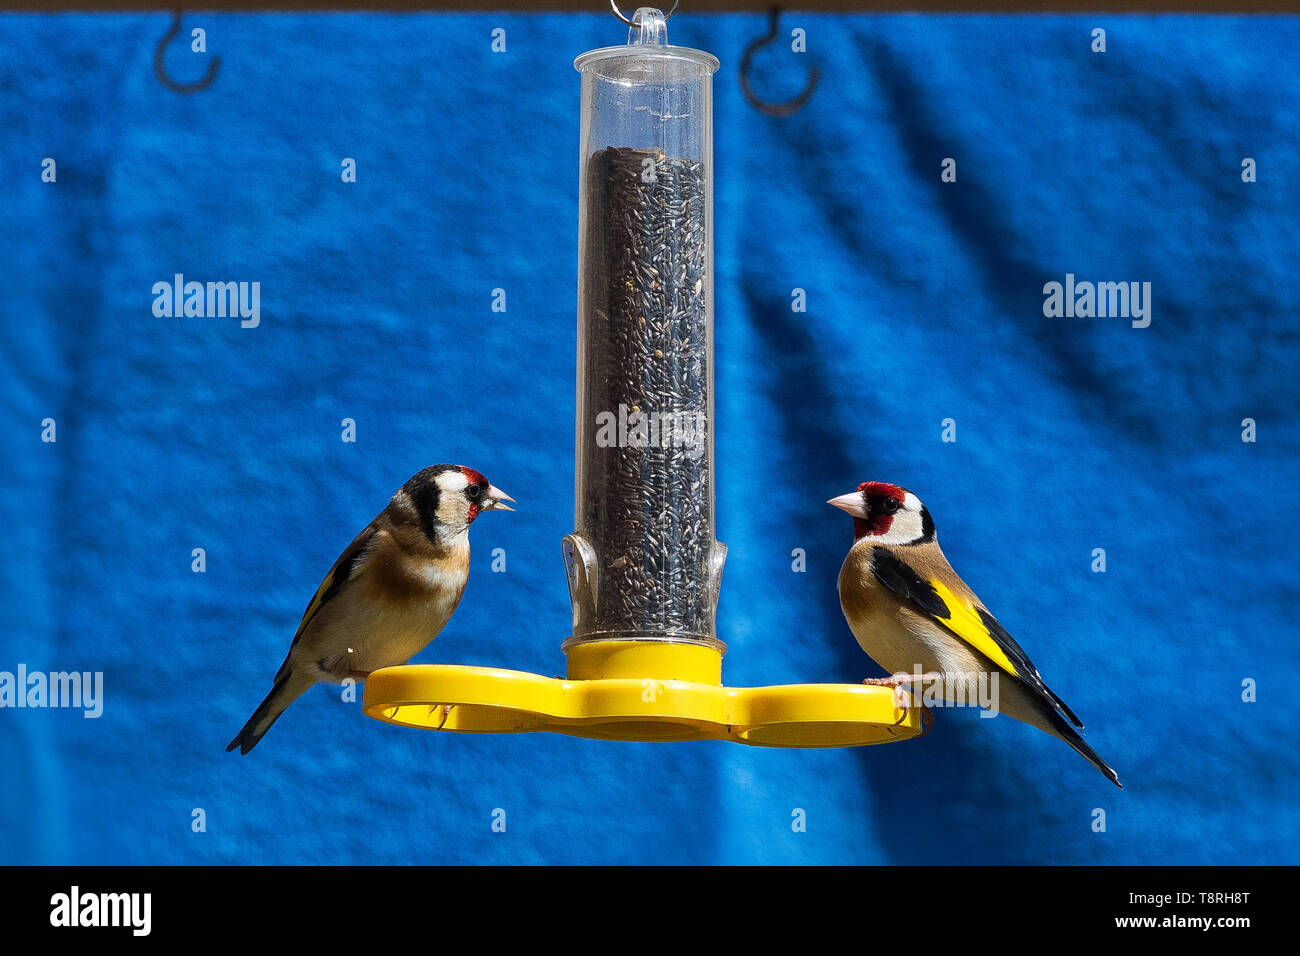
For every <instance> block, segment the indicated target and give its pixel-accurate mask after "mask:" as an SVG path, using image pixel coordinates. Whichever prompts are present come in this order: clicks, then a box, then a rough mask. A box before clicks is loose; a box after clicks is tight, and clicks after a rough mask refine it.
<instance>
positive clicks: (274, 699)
mask: <svg viewBox="0 0 1300 956" xmlns="http://www.w3.org/2000/svg"><path fill="white" fill-rule="evenodd" d="M315 683H316V682H315V681H314V680H312V679H311V678H310V677H302V676H298V675H295V674H294V673H293V672H292V671H291V670H288V669H287V668H281V669H280V673H279V674H278V675H276V681H275V686H274V687H272V688H271V693H269V694H267V695H266V699H265V700H263V701H262V702H261V703H260V704H258V706H257V710H255V711H253V716H252V717H249V718H248V723H246V724H244V729H243V730H241V731H240V732H239V733H237V734H236V735H235V739H234V740H232V741H231V742H230V746H228V747H226V753H230V751H232V750H234V749H235V748H236V747H238V748H239V752H240V753H241V754H246V753H248V752H249V751H250V750H252V749H253V748H254V747H256V746H257V742H258V741H259V740H261V739H262V736H263V735H264V734H265V733H266V732H267V731H268V730H270V729H271V725H272V724H274V723H275V722H276V721H277V720H278V719H279V718H280V715H281V714H283V713H284V711H285V709H286V708H287V707H288V706H289V705H290V704H292V703H293V702H294V701H295V700H297V699H298V698H299V697H301V696H302V695H303V694H304V693H305V692H306V691H307V689H308V688H309V687H311V686H312V685H313V684H315Z"/></svg>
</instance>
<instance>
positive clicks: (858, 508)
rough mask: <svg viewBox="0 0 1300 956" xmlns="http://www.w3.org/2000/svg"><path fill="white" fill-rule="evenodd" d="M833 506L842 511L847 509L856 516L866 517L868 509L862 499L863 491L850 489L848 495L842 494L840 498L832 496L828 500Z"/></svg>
mask: <svg viewBox="0 0 1300 956" xmlns="http://www.w3.org/2000/svg"><path fill="white" fill-rule="evenodd" d="M826 503H827V504H828V505H830V506H831V507H832V508H839V509H840V510H841V511H847V512H848V513H849V514H851V515H853V517H855V518H866V516H867V509H866V505H865V503H864V502H863V500H862V493H861V492H857V491H850V492H849V493H848V494H847V495H840V496H839V497H838V498H832V499H831V500H830V501H828V502H826Z"/></svg>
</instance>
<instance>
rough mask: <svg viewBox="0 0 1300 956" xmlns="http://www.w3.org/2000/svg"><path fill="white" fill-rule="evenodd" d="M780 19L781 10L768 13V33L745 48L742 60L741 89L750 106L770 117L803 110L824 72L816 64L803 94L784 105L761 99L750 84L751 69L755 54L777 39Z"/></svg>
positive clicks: (788, 114) (778, 8) (776, 8)
mask: <svg viewBox="0 0 1300 956" xmlns="http://www.w3.org/2000/svg"><path fill="white" fill-rule="evenodd" d="M780 17H781V8H780V7H773V8H772V9H771V10H770V11H769V12H768V25H767V33H766V34H765V35H764V36H761V37H759V38H758V39H757V40H755V41H754V42H753V43H751V44H750V45H749V46H747V47H746V48H745V55H744V56H742V57H741V58H740V89H741V91H742V92H743V93H744V94H745V99H747V100H749V103H750V105H751V106H753V107H754V109H756V110H758V111H759V112H760V113H766V114H767V115H768V116H793V115H794V114H795V113H797V112H799V111H800V110H801V109H803V107H804V104H805V103H807V102H808V100H810V99H811V98H812V95H813V90H815V89H817V82H818V81H819V80H820V79H821V76H822V71H821V70H820V69H819V68H818V67H817V65H816V64H814V65H813V68H812V70H810V71H809V73H808V83H807V85H806V86H805V87H804V88H803V92H802V93H800V94H799V95H798V96H796V97H795V98H794V99H792V100H786V101H785V102H784V103H769V102H767V101H766V100H763V99H760V98H759V96H758V94H757V93H755V92H754V88H753V87H752V86H751V85H750V83H749V68H750V64H751V63H752V62H753V59H754V54H755V53H757V52H758V51H759V50H761V49H762V48H763V47H765V46H767V45H768V44H769V43H771V42H772V41H773V40H775V39H776V35H777V33H778V32H779V27H778V25H777V21H778V20H779V19H780Z"/></svg>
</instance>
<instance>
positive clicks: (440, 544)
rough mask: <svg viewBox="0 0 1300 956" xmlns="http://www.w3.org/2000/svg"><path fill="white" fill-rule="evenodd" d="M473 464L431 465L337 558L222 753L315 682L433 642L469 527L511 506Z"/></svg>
mask: <svg viewBox="0 0 1300 956" xmlns="http://www.w3.org/2000/svg"><path fill="white" fill-rule="evenodd" d="M514 500H515V499H513V498H511V497H510V496H509V495H508V494H506V493H505V492H504V491H502V490H501V489H499V488H496V487H494V486H493V485H492V484H491V483H489V482H488V480H487V479H486V478H484V477H483V476H482V475H481V474H479V473H478V472H477V471H475V470H474V469H473V468H465V467H463V466H461V465H432V466H431V467H429V468H425V469H424V470H423V471H421V472H419V473H418V474H417V475H415V476H414V477H412V478H411V480H410V481H408V482H407V483H406V484H404V485H402V487H401V488H399V489H398V490H397V491H396V492H395V493H394V494H393V497H392V498H391V499H390V500H389V502H388V507H386V508H384V510H383V511H381V512H380V513H379V515H378V516H377V517H376V518H375V520H374V521H372V522H370V524H369V525H367V526H366V528H365V530H364V531H362V532H361V533H360V534H359V535H357V536H356V537H355V538H353V539H352V543H351V544H350V545H348V546H347V549H346V550H345V551H344V552H343V553H342V554H341V555H339V559H338V560H337V561H335V562H334V567H332V568H330V571H329V574H327V575H325V580H324V581H322V582H321V585H320V587H319V588H317V589H316V595H315V597H313V598H312V599H311V603H310V604H308V605H307V611H306V613H304V614H303V616H302V622H301V623H300V624H299V625H298V632H297V633H296V634H295V635H294V636H293V643H292V644H291V645H290V646H289V655H288V656H287V657H286V658H285V659H284V663H283V664H281V665H280V670H279V672H278V673H276V675H275V686H274V687H272V688H271V692H270V693H269V694H267V695H266V699H265V700H263V701H262V703H261V705H260V706H259V707H258V708H257V710H255V711H253V716H252V717H250V718H248V723H246V724H244V729H243V730H241V731H240V732H239V733H238V734H237V735H236V736H235V739H234V740H232V741H231V742H230V746H229V747H227V748H226V752H227V753H229V752H230V751H232V750H234V749H235V748H236V747H238V748H239V752H240V753H244V754H246V753H248V752H249V751H250V750H252V749H253V748H254V747H256V746H257V742H258V741H259V740H261V739H262V735H263V734H265V733H266V732H267V730H269V729H270V727H271V725H272V724H274V723H275V722H276V720H277V719H278V718H279V716H280V715H281V714H282V713H284V710H285V708H286V707H288V706H289V705H290V704H292V703H293V702H294V701H295V700H297V699H298V697H300V696H301V695H302V694H303V693H304V692H305V691H306V690H307V689H308V688H309V687H311V686H312V685H314V684H315V683H316V682H317V681H327V682H331V683H339V682H341V681H343V680H344V679H345V678H348V677H351V678H353V679H354V680H364V679H365V678H366V677H367V676H369V674H370V672H371V671H375V670H378V669H379V668H381V667H392V666H394V665H397V664H405V663H406V662H407V661H409V660H410V659H411V658H412V657H414V656H415V655H416V654H418V653H419V652H420V651H422V650H423V649H424V648H425V647H426V646H427V645H428V643H429V642H430V641H432V640H433V639H434V638H435V637H437V636H438V632H439V631H441V630H442V629H443V627H444V626H445V625H446V623H447V621H448V620H449V619H450V618H451V615H452V612H453V611H455V610H456V606H457V605H458V604H459V603H460V598H461V595H462V594H464V593H465V581H466V580H467V578H468V577H469V526H470V524H471V523H473V521H474V519H475V518H476V517H477V516H478V515H479V514H480V513H481V512H484V511H514V509H513V508H511V507H510V506H509V505H507V504H504V502H506V501H514Z"/></svg>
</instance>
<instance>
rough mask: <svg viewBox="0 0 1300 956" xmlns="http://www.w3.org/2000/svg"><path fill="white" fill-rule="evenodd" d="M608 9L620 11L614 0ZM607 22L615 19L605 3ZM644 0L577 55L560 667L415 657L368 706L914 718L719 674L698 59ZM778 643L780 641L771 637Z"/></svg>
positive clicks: (850, 699)
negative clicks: (600, 44) (570, 409)
mask: <svg viewBox="0 0 1300 956" xmlns="http://www.w3.org/2000/svg"><path fill="white" fill-rule="evenodd" d="M615 12H616V13H617V12H618V11H617V8H615ZM619 16H620V18H622V14H619ZM665 21H666V18H665V17H664V15H663V14H662V13H661V12H660V11H658V10H655V9H651V8H641V9H639V10H637V11H636V13H635V14H634V16H633V17H632V19H631V20H630V21H628V20H625V22H627V23H628V24H629V30H628V42H627V44H626V45H625V46H615V47H604V48H602V49H597V50H591V51H588V52H587V53H584V54H582V55H581V56H579V57H578V59H577V60H576V61H575V63H574V66H575V67H576V69H577V70H578V72H579V73H580V74H581V77H582V126H581V153H580V171H581V189H580V197H581V198H580V201H579V202H580V205H579V212H578V222H579V267H578V386H577V387H578V394H577V446H576V456H577V461H576V466H577V467H576V472H577V481H576V491H575V508H574V530H573V532H572V533H571V534H569V535H567V536H566V537H565V538H564V541H563V552H564V561H565V566H566V568H567V571H568V582H569V596H570V600H571V603H572V606H573V630H572V634H571V635H570V637H569V638H568V640H567V641H565V642H564V644H563V650H564V653H565V654H566V656H567V659H568V665H567V672H566V677H564V678H550V677H544V676H541V675H538V674H531V673H524V672H521V671H514V670H504V669H499V668H491V667H466V666H459V665H441V664H433V665H430V664H415V665H405V666H401V667H389V668H384V669H382V670H379V671H376V672H375V673H373V674H371V675H370V677H369V678H368V679H367V681H366V686H365V701H364V708H365V712H366V713H367V714H369V715H370V716H371V717H375V718H378V719H380V720H384V721H388V722H390V723H395V724H402V725H405V726H408V727H418V728H422V729H431V730H438V731H444V732H452V733H519V732H524V731H551V732H556V733H563V734H570V735H572V736H577V737H593V738H598V739H603V740H642V741H668V740H731V741H735V742H737V743H745V744H756V745H761V746H771V747H843V746H858V745H863V744H873V743H882V742H886V741H889V740H896V739H902V738H905V737H912V736H915V735H917V734H918V733H920V730H921V724H920V709H919V708H912V709H911V710H909V711H902V710H900V709H899V708H898V706H897V704H896V702H895V696H894V693H893V692H892V691H891V690H890V689H889V688H886V687H874V686H864V685H862V684H787V685H779V686H769V687H727V686H724V685H723V683H722V657H723V653H724V652H725V650H726V648H725V646H724V644H723V643H722V641H720V640H719V639H718V636H717V629H716V624H715V614H716V608H717V603H718V594H719V587H720V584H721V579H722V569H723V563H724V560H725V558H726V553H727V548H726V545H724V544H722V543H721V542H720V541H718V540H717V539H716V537H715V521H714V474H713V431H714V418H713V368H714V363H713V303H714V297H713V100H712V84H713V73H714V71H715V70H716V69H717V68H718V61H717V59H715V58H714V57H713V56H712V55H710V54H708V53H705V52H702V51H700V50H692V49H687V48H684V47H675V46H670V45H668V43H667V28H666V23H665ZM773 639H778V640H779V636H774V638H773Z"/></svg>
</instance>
